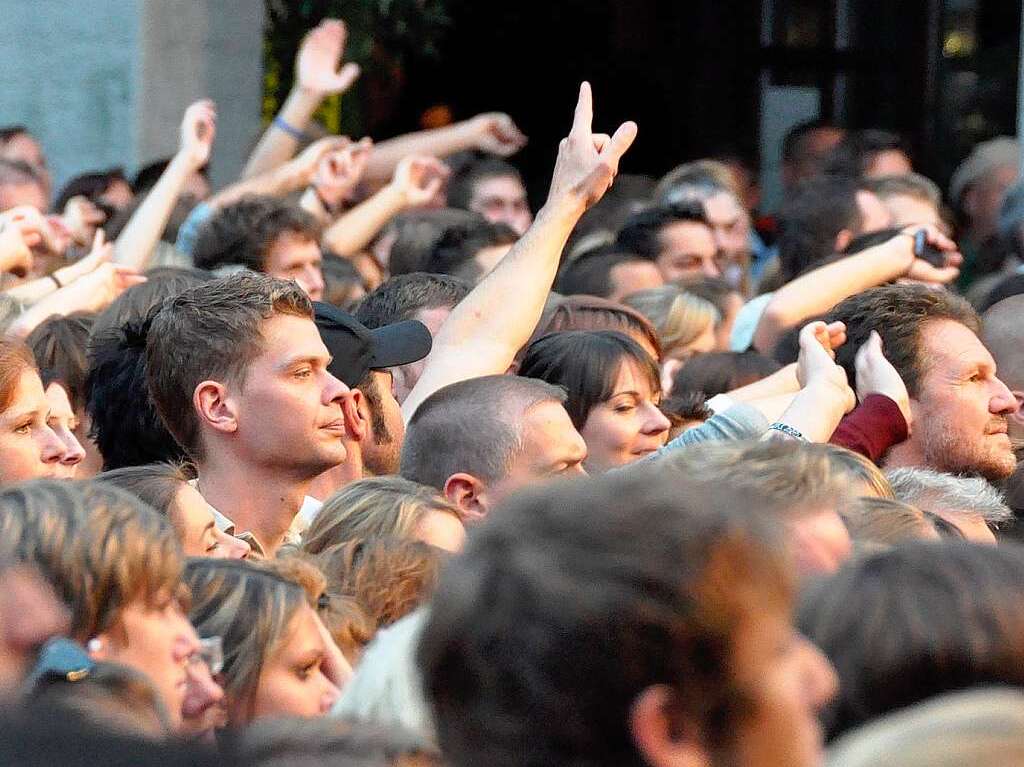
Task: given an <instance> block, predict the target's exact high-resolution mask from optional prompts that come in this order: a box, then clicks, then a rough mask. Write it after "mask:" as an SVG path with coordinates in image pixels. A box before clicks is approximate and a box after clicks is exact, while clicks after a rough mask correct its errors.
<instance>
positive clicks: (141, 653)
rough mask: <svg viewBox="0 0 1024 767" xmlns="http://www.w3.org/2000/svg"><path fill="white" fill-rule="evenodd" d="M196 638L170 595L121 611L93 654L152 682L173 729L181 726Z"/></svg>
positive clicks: (137, 603)
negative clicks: (131, 669)
mask: <svg viewBox="0 0 1024 767" xmlns="http://www.w3.org/2000/svg"><path fill="white" fill-rule="evenodd" d="M198 649H199V638H198V637H197V636H196V632H195V630H194V629H193V628H192V624H190V623H189V622H188V619H187V618H186V617H185V614H184V613H183V612H182V610H181V606H180V605H179V604H178V601H177V600H176V599H174V598H173V596H172V595H171V594H170V593H167V594H166V595H164V596H162V597H160V598H159V599H158V600H157V601H156V603H155V604H153V605H149V604H147V603H145V602H142V601H135V602H132V603H131V604H129V605H128V606H126V607H125V608H124V609H122V610H121V613H120V615H119V616H118V620H117V623H116V625H115V626H114V627H113V628H112V629H111V630H109V631H107V632H105V634H104V635H103V636H102V638H101V644H100V646H99V649H98V650H96V651H95V652H94V653H93V654H94V655H95V656H96V657H97V659H99V660H104V661H111V662H114V663H121V664H124V665H125V666H129V667H131V668H133V669H135V670H137V671H141V672H142V673H143V674H145V675H146V676H148V677H149V678H150V680H151V681H152V682H153V686H154V687H155V688H156V691H157V692H158V693H159V695H160V697H161V699H162V700H163V702H164V703H165V704H166V705H167V711H168V713H169V714H170V716H171V720H172V723H173V724H174V726H175V727H178V726H180V724H181V715H182V704H183V703H184V701H185V693H186V689H187V687H188V668H187V667H188V663H189V659H190V658H191V657H192V655H193V653H195V652H196V651H197V650H198Z"/></svg>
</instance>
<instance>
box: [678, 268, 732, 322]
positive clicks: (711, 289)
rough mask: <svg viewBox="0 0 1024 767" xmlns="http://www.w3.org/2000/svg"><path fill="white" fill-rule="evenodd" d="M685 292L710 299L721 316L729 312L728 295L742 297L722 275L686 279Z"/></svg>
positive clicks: (706, 299)
mask: <svg viewBox="0 0 1024 767" xmlns="http://www.w3.org/2000/svg"><path fill="white" fill-rule="evenodd" d="M686 292H687V293H693V295H695V296H700V297H701V298H703V299H704V300H705V301H710V302H711V303H712V304H714V307H715V308H716V309H718V313H719V314H720V315H721V316H722V317H725V316H726V315H727V314H728V313H729V305H728V299H729V296H731V295H736V296H739V297H740V298H742V295H741V294H740V291H739V289H738V288H736V286H735V285H731V284H730V283H729V281H728V280H726V279H725V278H723V277H701V278H700V279H699V280H695V281H693V282H690V281H687V283H686Z"/></svg>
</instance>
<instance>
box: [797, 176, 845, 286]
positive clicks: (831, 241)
mask: <svg viewBox="0 0 1024 767" xmlns="http://www.w3.org/2000/svg"><path fill="white" fill-rule="evenodd" d="M857 189H858V187H857V184H856V183H855V182H854V181H852V180H851V179H848V178H842V177H836V176H822V177H818V178H810V179H807V180H806V181H803V182H802V183H801V184H800V185H799V186H798V187H797V189H796V192H795V193H794V194H793V195H792V197H789V198H788V199H787V200H786V202H785V203H784V204H783V206H782V209H781V211H780V212H779V219H780V220H779V226H780V232H779V267H780V270H781V274H780V277H781V278H782V279H784V280H791V279H792V278H794V277H796V276H797V275H798V274H800V273H801V272H803V271H804V270H805V269H806V268H807V267H809V266H811V265H812V264H816V263H818V262H819V261H821V260H822V259H824V258H828V257H829V256H831V255H832V254H833V253H835V250H836V236H837V235H838V234H839V233H840V232H841V231H843V230H844V229H848V230H850V231H851V232H854V233H856V232H859V231H860V229H861V227H862V225H863V216H862V214H861V211H860V207H859V206H858V205H857Z"/></svg>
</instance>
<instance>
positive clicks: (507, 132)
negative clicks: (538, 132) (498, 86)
mask: <svg viewBox="0 0 1024 767" xmlns="http://www.w3.org/2000/svg"><path fill="white" fill-rule="evenodd" d="M469 122H470V126H471V127H472V130H473V135H474V137H475V139H476V148H477V149H479V150H480V151H482V152H489V153H490V154H496V155H500V156H501V157H508V156H510V155H513V154H515V153H516V152H518V151H519V150H520V149H522V148H523V147H524V146H526V142H527V138H526V134H524V133H523V132H522V131H521V130H519V126H517V125H516V124H515V123H514V122H513V121H512V118H511V117H509V116H508V115H507V114H504V113H502V112H488V113H487V114H482V115H477V116H476V117H474V118H473V119H472V120H470V121H469Z"/></svg>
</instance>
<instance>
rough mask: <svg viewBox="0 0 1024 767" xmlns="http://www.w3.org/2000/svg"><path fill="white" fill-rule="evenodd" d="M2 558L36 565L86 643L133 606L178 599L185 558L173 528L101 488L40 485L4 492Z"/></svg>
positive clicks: (0, 503)
mask: <svg viewBox="0 0 1024 767" xmlns="http://www.w3.org/2000/svg"><path fill="white" fill-rule="evenodd" d="M0 555H4V556H6V557H7V558H8V559H10V560H11V561H16V562H25V563H28V564H31V565H34V566H35V567H36V568H37V569H38V570H39V572H40V574H41V575H42V576H43V577H44V578H45V579H46V580H47V581H49V582H50V584H52V586H53V587H54V590H55V591H56V592H57V595H58V596H59V597H60V598H61V600H62V601H63V602H64V603H65V604H66V605H67V606H68V607H69V609H70V610H71V626H70V630H69V636H70V637H71V638H72V639H75V640H76V641H78V642H85V641H86V640H88V639H90V638H91V637H94V636H96V635H97V634H100V633H102V632H104V631H106V630H108V629H110V628H111V626H113V625H114V624H115V623H116V622H117V620H118V618H119V616H120V614H121V611H122V610H123V609H124V608H125V607H127V606H128V605H129V604H131V603H133V602H137V601H140V600H142V601H144V602H146V603H147V604H148V605H150V606H154V605H156V604H157V603H158V602H159V600H160V599H161V598H162V597H166V596H167V595H168V594H169V595H170V596H176V594H177V590H178V587H179V585H180V583H181V570H182V554H181V549H180V548H179V546H178V540H177V538H176V537H175V535H174V531H173V530H172V529H171V525H170V523H169V522H168V521H167V520H166V519H165V518H164V517H162V516H161V515H159V514H157V513H156V512H155V511H153V510H152V509H150V508H148V507H147V506H145V505H144V504H143V503H141V502H140V501H139V500H138V499H136V498H134V497H133V496H132V495H130V494H129V493H127V492H125V491H123V490H120V489H119V488H116V487H111V486H107V485H103V484H100V483H98V482H88V481H74V480H61V481H56V480H36V481H33V482H25V483H20V484H17V485H12V486H10V487H7V488H4V489H3V490H0Z"/></svg>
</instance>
